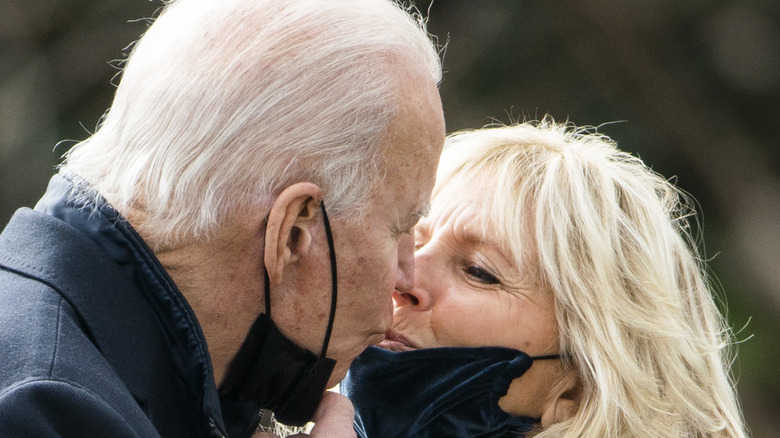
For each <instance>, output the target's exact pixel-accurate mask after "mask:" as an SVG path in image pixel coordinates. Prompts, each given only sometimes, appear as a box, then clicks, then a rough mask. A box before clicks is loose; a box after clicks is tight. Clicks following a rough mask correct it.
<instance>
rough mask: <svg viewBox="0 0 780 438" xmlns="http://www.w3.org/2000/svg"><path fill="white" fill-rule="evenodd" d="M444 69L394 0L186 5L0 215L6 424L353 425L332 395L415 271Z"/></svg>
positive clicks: (120, 428) (1, 429)
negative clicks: (88, 126) (30, 194)
mask: <svg viewBox="0 0 780 438" xmlns="http://www.w3.org/2000/svg"><path fill="white" fill-rule="evenodd" d="M440 77H441V68H440V64H439V59H438V55H437V53H436V50H435V47H434V46H433V45H432V44H431V42H430V40H429V38H428V36H427V34H426V32H425V31H424V29H423V28H422V27H421V25H420V24H419V23H418V21H417V20H415V19H413V18H412V17H410V15H408V14H407V13H406V12H404V11H403V10H401V9H399V8H398V7H397V6H396V5H395V4H394V3H391V2H390V1H389V0H357V1H356V0H281V1H280V0H253V1H249V0H222V1H219V2H215V1H213V0H177V1H174V2H172V3H171V4H169V5H168V6H166V9H165V10H164V11H163V12H162V14H161V15H160V17H159V18H158V19H157V20H156V22H155V23H154V24H153V25H152V26H151V27H150V28H149V30H148V31H147V33H146V34H145V35H144V36H143V37H142V38H141V40H140V41H139V42H138V43H137V45H136V46H135V48H134V50H133V53H132V54H131V56H130V58H129V60H128V62H127V65H126V67H125V69H124V71H123V76H122V79H121V82H120V84H119V87H118V89H117V91H116V96H115V99H114V102H113V104H112V106H111V108H110V110H109V112H108V113H107V115H106V117H105V119H104V120H103V122H102V124H101V127H100V129H99V130H98V131H97V132H96V133H95V134H94V135H93V136H92V137H90V138H89V139H87V140H86V141H84V142H83V143H82V144H80V145H77V146H76V147H75V148H74V149H73V150H72V151H71V152H70V153H69V155H68V157H67V158H66V162H65V164H64V165H63V167H62V168H61V170H60V172H59V174H58V175H55V176H54V178H52V181H51V183H50V185H49V189H48V190H47V193H46V194H45V195H44V197H43V198H42V199H41V201H40V202H39V203H38V205H37V206H36V208H35V210H29V209H21V210H19V211H18V212H17V213H16V215H15V216H14V218H13V219H12V220H11V221H10V223H9V225H8V226H7V227H6V229H5V230H4V232H3V234H2V235H0V358H2V360H0V436H35V437H48V436H111V437H147V436H152V437H157V436H162V437H174V436H182V437H185V436H186V437H218V436H230V437H241V436H249V435H251V434H252V432H253V431H254V430H255V427H256V426H257V424H258V422H259V420H260V417H261V415H260V414H259V410H260V408H265V409H269V410H272V411H274V412H275V414H276V416H277V418H279V419H280V421H288V422H289V423H292V424H302V423H305V422H306V421H309V420H311V419H314V420H315V421H316V422H317V425H316V426H315V428H314V430H313V431H312V435H313V436H345V435H342V434H351V433H352V428H351V418H352V415H351V411H350V409H351V406H350V405H349V404H348V402H346V401H345V399H343V398H340V397H341V396H339V395H337V394H330V393H329V394H327V396H326V397H325V398H324V399H323V402H322V403H320V399H321V398H322V397H323V390H324V388H326V387H330V386H333V385H335V384H336V383H338V382H339V381H340V380H341V378H342V377H343V376H344V374H345V373H346V371H347V369H348V367H349V365H350V363H351V361H352V359H353V358H354V357H355V356H356V355H358V354H359V353H360V352H361V351H362V350H363V349H364V348H365V347H366V346H368V345H371V344H374V343H377V342H379V341H381V340H382V339H384V332H385V330H386V329H387V328H388V327H389V324H390V323H391V318H392V316H391V315H392V301H391V295H392V292H393V290H394V289H395V290H399V291H401V292H403V291H407V290H408V289H409V288H410V287H411V284H412V282H413V263H414V262H413V250H414V248H413V246H414V243H413V237H412V234H411V230H412V228H413V226H414V225H415V223H416V221H417V219H418V217H419V216H420V215H422V214H424V212H425V209H426V205H427V202H428V198H429V195H430V191H431V188H432V186H433V183H434V179H435V168H436V166H437V162H438V156H439V153H440V151H441V147H442V144H443V139H444V122H443V117H442V111H441V103H440V100H439V96H438V91H437V83H438V81H439V80H440ZM328 215H330V217H329V218H328ZM328 219H330V220H328ZM318 405H319V409H318V410H317V413H316V414H314V410H315V408H317V406H318Z"/></svg>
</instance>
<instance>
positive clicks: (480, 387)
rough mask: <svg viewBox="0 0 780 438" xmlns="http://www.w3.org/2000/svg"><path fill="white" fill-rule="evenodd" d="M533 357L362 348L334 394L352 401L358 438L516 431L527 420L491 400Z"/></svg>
mask: <svg viewBox="0 0 780 438" xmlns="http://www.w3.org/2000/svg"><path fill="white" fill-rule="evenodd" d="M532 364H533V358H531V357H530V356H528V355H527V354H525V353H523V352H521V351H518V350H513V349H508V348H502V347H480V348H449V347H448V348H430V349H421V350H413V351H407V352H393V351H388V350H384V349H381V348H377V347H370V348H368V349H367V350H366V351H365V352H363V354H361V355H360V356H358V358H357V359H355V361H354V362H353V363H352V366H351V367H350V370H349V373H348V374H347V377H346V378H345V379H344V380H343V381H342V383H341V392H342V393H343V394H345V395H347V396H348V397H349V398H350V399H351V400H352V403H353V404H354V406H355V430H356V432H357V433H358V436H360V437H363V438H391V437H415V438H425V437H430V438H439V437H504V436H523V435H524V433H525V432H527V431H529V430H530V429H531V428H532V427H533V424H534V423H535V420H534V419H533V418H529V417H519V416H513V415H510V414H508V413H506V412H504V411H502V410H501V408H500V407H499V406H498V400H499V399H500V398H501V397H502V396H503V395H505V394H506V392H507V390H508V389H509V385H510V383H511V382H512V380H513V379H515V378H517V377H520V376H521V375H522V374H523V373H525V372H526V371H527V370H528V369H529V368H530V367H531V365H532Z"/></svg>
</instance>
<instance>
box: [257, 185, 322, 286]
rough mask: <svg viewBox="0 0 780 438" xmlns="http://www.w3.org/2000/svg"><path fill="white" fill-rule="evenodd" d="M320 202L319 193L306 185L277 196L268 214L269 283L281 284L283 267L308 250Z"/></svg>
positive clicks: (265, 259)
mask: <svg viewBox="0 0 780 438" xmlns="http://www.w3.org/2000/svg"><path fill="white" fill-rule="evenodd" d="M321 202H322V190H321V189H320V188H319V187H318V186H317V185H316V184H312V183H308V182H300V183H295V184H293V185H291V186H289V187H287V188H285V189H284V190H282V192H281V193H280V194H279V196H278V197H277V198H276V200H275V201H274V203H273V205H272V206H271V211H270V212H269V213H268V224H267V226H266V230H265V254H264V261H265V267H266V269H267V270H268V277H269V279H270V280H271V283H274V284H279V283H281V281H282V272H283V271H284V267H285V266H286V265H287V264H289V263H293V262H295V261H297V260H298V258H299V256H300V255H302V254H305V253H306V252H308V251H309V248H310V246H311V240H312V237H311V227H312V226H313V224H314V221H313V219H314V218H315V217H317V210H318V208H319V205H320V203H321Z"/></svg>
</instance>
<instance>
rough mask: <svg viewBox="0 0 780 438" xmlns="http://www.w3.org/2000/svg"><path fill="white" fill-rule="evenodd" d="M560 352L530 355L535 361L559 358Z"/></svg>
mask: <svg viewBox="0 0 780 438" xmlns="http://www.w3.org/2000/svg"><path fill="white" fill-rule="evenodd" d="M560 358H561V355H560V354H548V355H546V356H531V359H533V360H534V362H536V361H537V360H549V359H560Z"/></svg>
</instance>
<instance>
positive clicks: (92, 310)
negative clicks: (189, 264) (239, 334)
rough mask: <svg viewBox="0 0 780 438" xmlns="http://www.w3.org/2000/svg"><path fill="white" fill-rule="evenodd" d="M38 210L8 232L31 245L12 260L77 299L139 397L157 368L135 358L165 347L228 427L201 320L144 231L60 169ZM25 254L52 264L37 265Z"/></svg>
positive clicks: (209, 411)
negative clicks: (154, 250) (86, 193)
mask: <svg viewBox="0 0 780 438" xmlns="http://www.w3.org/2000/svg"><path fill="white" fill-rule="evenodd" d="M79 190H82V189H79ZM77 195H78V196H77ZM35 209H36V210H38V211H39V212H42V213H46V215H41V214H40V213H36V212H33V211H30V210H27V211H20V212H19V213H18V214H17V216H19V220H15V221H12V222H10V223H9V225H8V229H9V230H13V231H12V232H11V233H4V234H10V235H11V236H17V238H19V239H26V240H27V241H28V242H29V243H27V244H25V245H23V246H24V247H25V248H26V249H25V252H26V253H25V254H18V257H15V259H16V260H7V261H4V262H5V264H8V265H9V266H10V267H11V268H12V269H15V270H18V271H20V272H23V273H25V272H27V271H31V272H28V275H30V276H33V277H36V278H40V279H41V280H42V281H45V282H46V283H48V284H49V285H51V286H52V287H55V289H58V290H59V291H60V292H61V293H62V294H63V296H65V297H66V299H68V301H70V303H71V305H72V306H73V307H74V308H75V309H76V311H77V312H78V313H79V314H80V315H81V317H82V318H83V320H84V323H85V326H86V327H87V330H88V333H89V335H90V336H91V337H92V339H93V341H94V342H95V345H96V346H97V347H98V348H99V349H100V350H101V352H102V353H103V354H104V356H105V357H106V358H107V360H108V361H109V363H111V364H112V366H113V367H114V368H115V369H116V371H117V373H118V374H119V376H120V378H122V380H123V381H124V382H125V383H126V384H127V386H128V389H129V390H130V391H131V393H132V394H133V395H134V396H135V397H136V398H137V399H139V400H147V399H148V397H149V396H150V393H151V391H153V390H154V389H155V388H150V387H148V386H149V382H152V381H154V379H153V378H151V377H152V376H151V374H152V373H154V368H155V367H144V366H140V367H139V366H138V361H139V359H138V357H133V356H135V355H137V353H138V352H139V351H147V352H149V349H150V348H152V346H153V345H157V346H163V348H165V349H166V350H167V351H166V353H167V354H166V356H169V357H171V358H172V362H173V364H172V366H173V367H174V368H175V369H176V373H177V374H178V375H179V376H180V377H181V379H182V381H183V382H185V385H187V388H188V390H189V391H188V392H190V393H191V396H192V397H193V398H194V399H195V400H197V402H198V404H199V405H200V406H199V408H200V409H201V410H202V412H203V413H205V414H206V415H207V416H208V421H210V422H212V423H214V424H216V425H217V427H219V429H221V430H224V429H225V428H224V425H223V424H222V416H221V412H220V406H219V399H218V395H217V390H216V386H215V383H214V377H213V371H212V368H211V359H210V356H209V354H208V350H207V349H206V342H205V337H204V335H203V333H202V331H201V329H200V325H199V324H198V322H197V319H196V317H195V314H194V312H193V311H192V309H191V308H190V306H189V305H188V304H187V302H186V300H185V298H184V296H183V295H182V294H181V292H180V291H179V290H178V288H177V287H176V285H175V284H174V282H173V280H172V279H171V278H170V277H169V276H168V274H167V273H166V272H165V270H164V269H163V267H162V266H161V265H160V263H159V261H158V260H157V258H156V257H155V256H154V254H153V253H152V251H151V250H150V249H149V248H148V246H147V245H146V244H145V243H144V241H143V240H142V239H141V237H140V236H139V235H138V233H136V232H135V231H134V230H133V228H132V227H131V226H130V224H129V223H128V222H127V221H126V220H125V219H124V218H122V217H121V216H120V215H119V213H117V212H116V211H115V210H114V209H113V208H112V207H111V206H110V205H109V204H108V202H107V201H105V200H104V199H103V198H102V197H100V196H99V195H97V194H96V193H94V192H92V193H89V194H88V196H85V193H84V192H83V191H81V192H77V191H76V188H75V186H74V184H73V183H72V182H71V181H70V180H68V179H66V178H64V177H62V176H60V175H55V176H54V177H53V178H52V180H51V181H50V183H49V188H48V189H47V192H46V194H45V195H44V197H43V198H42V199H41V200H40V201H39V203H38V205H36V208H35ZM51 216H53V218H56V219H59V220H56V219H53V218H52V217H51ZM30 224H35V225H33V226H31V225H30ZM63 235H64V236H66V238H64V239H63V238H62V236H63ZM16 247H17V248H18V247H20V245H16ZM26 260H36V262H35V264H37V266H46V267H49V269H47V270H44V271H41V270H40V269H35V268H34V266H31V265H30V264H28V263H25V261H26ZM96 261H97V262H96ZM73 272H78V273H79V274H78V275H73V274H72V273H73ZM107 285H110V287H106V286H107ZM139 291H140V293H139ZM128 315H132V317H131V318H128ZM152 339H154V340H155V341H154V342H150V340H152ZM149 353H150V354H154V353H153V352H149Z"/></svg>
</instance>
